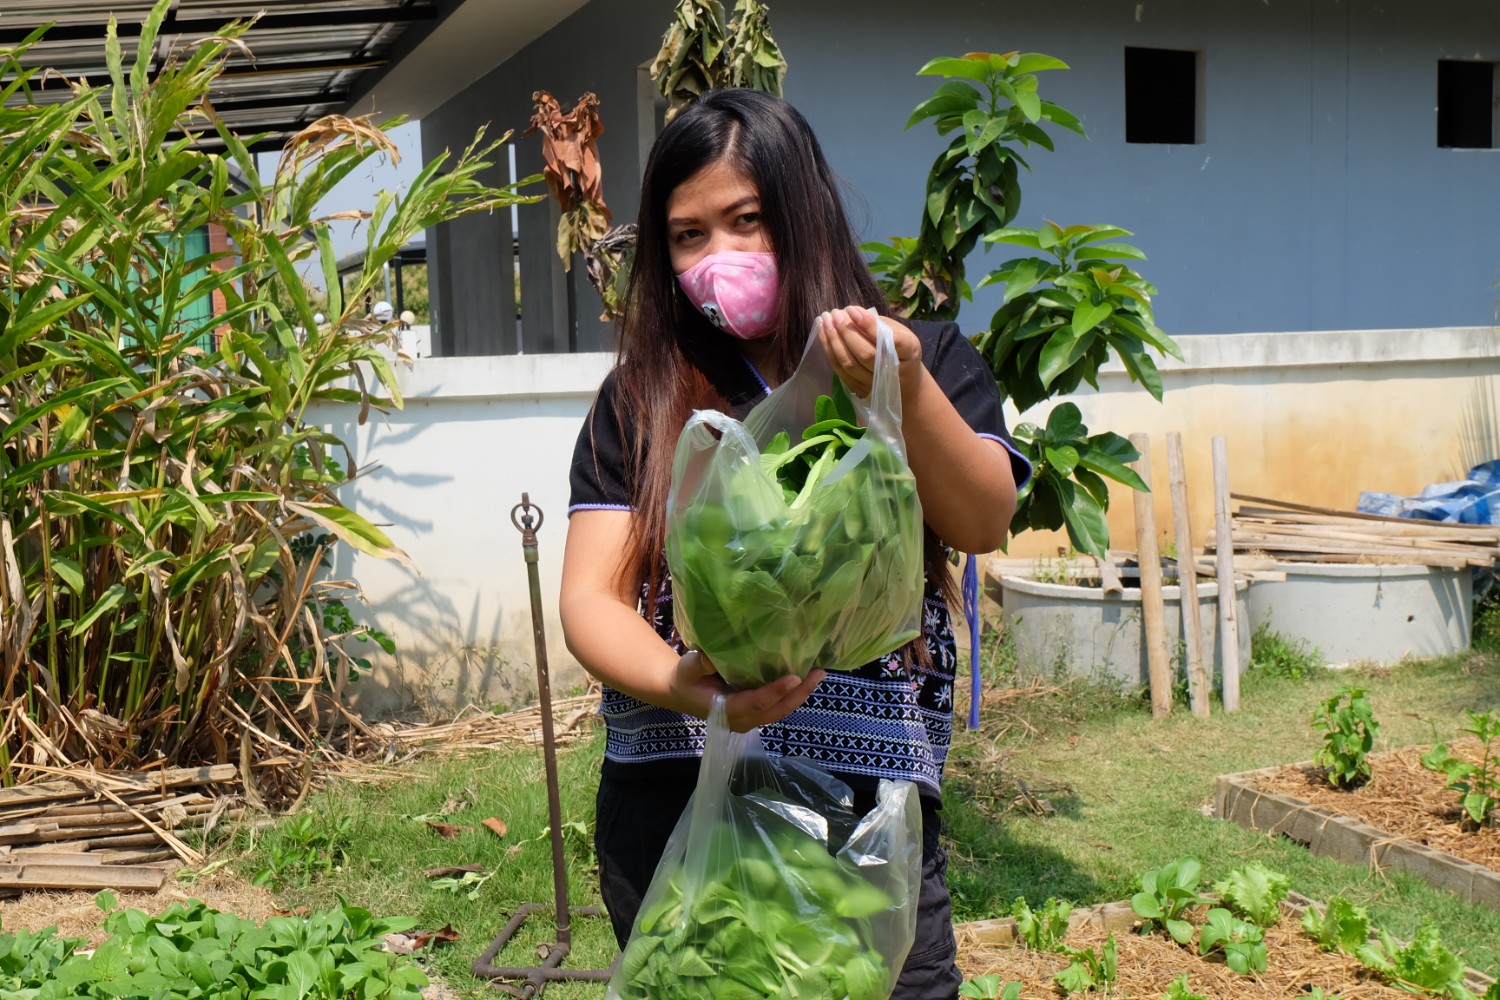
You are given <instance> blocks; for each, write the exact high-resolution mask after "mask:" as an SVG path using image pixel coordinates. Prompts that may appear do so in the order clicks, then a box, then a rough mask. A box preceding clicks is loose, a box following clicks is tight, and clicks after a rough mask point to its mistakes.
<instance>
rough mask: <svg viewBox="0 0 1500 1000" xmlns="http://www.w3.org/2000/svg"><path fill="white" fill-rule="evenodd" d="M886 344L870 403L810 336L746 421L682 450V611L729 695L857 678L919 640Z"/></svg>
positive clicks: (703, 432)
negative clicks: (731, 690) (735, 690)
mask: <svg viewBox="0 0 1500 1000" xmlns="http://www.w3.org/2000/svg"><path fill="white" fill-rule="evenodd" d="M876 346H877V350H876V361H875V371H874V383H873V387H872V389H871V391H870V398H869V399H868V400H860V399H857V398H854V397H852V396H850V395H849V394H848V393H847V392H846V391H845V390H844V389H843V386H842V385H841V384H839V383H838V381H837V379H836V378H835V377H834V374H833V369H832V368H831V367H830V366H829V364H828V359H827V357H826V356H825V355H824V353H823V348H822V345H821V344H820V343H819V341H818V338H817V337H816V336H812V337H810V338H809V343H808V346H807V351H806V352H805V353H804V354H803V357H802V361H801V362H800V363H799V364H798V366H797V370H796V372H795V373H793V375H792V377H791V378H789V379H787V380H786V382H784V383H782V384H781V385H780V386H779V387H777V389H776V390H775V391H774V392H772V393H771V394H770V396H768V397H767V398H766V399H764V400H762V401H761V402H760V403H758V404H757V405H756V406H755V408H754V409H752V410H751V411H750V413H749V414H748V415H746V417H745V420H744V422H743V423H741V422H740V421H737V420H735V419H734V418H732V417H729V416H726V415H725V414H723V413H720V412H718V411H717V410H699V411H697V412H695V413H694V414H693V416H692V418H691V419H690V420H689V421H688V423H687V426H686V427H684V428H683V431H682V434H681V436H680V437H679V438H678V440H677V451H676V454H675V456H674V458H673V466H672V489H671V493H670V494H669V497H668V501H667V503H668V519H667V537H666V549H667V565H668V567H669V568H670V569H671V572H672V596H673V614H674V617H675V621H676V624H677V627H678V629H679V630H680V631H681V633H682V636H683V639H684V640H685V641H686V642H687V643H688V645H689V646H691V647H693V648H695V649H699V650H701V651H702V652H703V653H704V654H705V655H707V656H708V658H709V659H710V660H712V661H713V663H714V666H715V667H716V668H717V669H718V671H719V674H720V675H721V676H722V677H723V678H724V679H725V680H726V681H727V682H729V684H731V685H733V686H735V687H742V688H748V687H758V686H760V685H762V684H767V683H770V682H771V681H773V680H775V679H776V678H778V677H783V676H785V675H787V674H797V675H798V676H804V677H805V676H806V675H807V673H808V671H810V670H812V669H813V668H814V667H822V668H824V669H826V670H853V669H855V668H857V667H860V666H863V665H864V664H866V663H869V662H870V661H871V660H874V659H877V658H879V657H881V656H884V655H885V654H887V653H889V652H891V651H893V650H895V649H898V648H900V647H901V646H903V645H905V644H906V643H908V642H910V641H911V640H913V639H915V638H916V637H917V635H918V634H920V628H921V611H922V508H921V503H920V501H919V500H918V499H917V489H916V480H915V479H914V478H913V477H912V474H911V469H910V468H909V467H908V466H907V463H906V442H905V440H904V439H903V438H902V436H901V384H900V379H899V374H898V369H897V365H898V362H897V360H896V347H895V341H894V338H893V337H892V334H891V329H890V327H889V326H888V325H887V324H886V323H885V322H884V321H883V320H882V321H881V322H880V326H879V336H878V337H877V345H876ZM819 397H823V398H822V399H820V398H819ZM851 428H852V430H851ZM861 428H862V432H861ZM830 446H831V447H830ZM844 447H847V450H846V451H842V454H841V455H838V454H837V452H838V451H840V450H842V448H844ZM798 475H801V476H803V477H804V478H803V480H802V481H801V482H800V484H799V483H796V482H795V480H796V477H797V476H798ZM782 477H789V478H791V479H792V480H793V481H794V484H793V485H790V486H789V485H787V484H786V483H784V482H783V481H782ZM799 486H800V488H798V487H799Z"/></svg>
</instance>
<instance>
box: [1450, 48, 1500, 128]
mask: <svg viewBox="0 0 1500 1000" xmlns="http://www.w3.org/2000/svg"><path fill="white" fill-rule="evenodd" d="M1437 128H1438V139H1437V144H1438V145H1439V146H1443V147H1445V148H1451V149H1493V148H1494V146H1495V64H1494V63H1491V62H1474V61H1471V60H1463V61H1461V60H1457V59H1440V60H1438V100H1437Z"/></svg>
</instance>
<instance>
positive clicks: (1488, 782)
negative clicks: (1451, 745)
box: [1422, 710, 1500, 830]
mask: <svg viewBox="0 0 1500 1000" xmlns="http://www.w3.org/2000/svg"><path fill="white" fill-rule="evenodd" d="M1468 716H1469V724H1468V725H1467V726H1464V727H1462V728H1461V729H1459V732H1461V733H1468V734H1469V735H1471V736H1473V737H1474V738H1476V739H1478V740H1479V741H1480V743H1481V744H1482V745H1481V747H1480V754H1479V763H1477V764H1471V763H1469V762H1468V761H1466V760H1464V759H1462V758H1460V757H1455V756H1453V754H1451V753H1450V752H1449V751H1448V745H1447V744H1446V743H1439V744H1438V745H1437V746H1435V747H1433V748H1432V749H1431V750H1429V751H1427V752H1426V753H1425V754H1423V755H1422V764H1423V765H1424V766H1426V767H1427V768H1429V769H1430V770H1433V771H1436V772H1438V773H1439V774H1441V775H1443V776H1444V777H1446V778H1447V779H1448V784H1447V788H1448V790H1449V791H1453V792H1458V793H1459V802H1460V804H1462V806H1463V809H1464V816H1465V817H1466V818H1467V819H1468V820H1469V821H1470V822H1471V823H1472V824H1473V827H1474V829H1476V830H1477V829H1479V828H1480V827H1482V826H1484V825H1485V824H1487V823H1488V824H1491V825H1493V824H1494V822H1495V817H1496V815H1497V809H1496V807H1497V806H1500V711H1496V712H1475V711H1473V710H1468Z"/></svg>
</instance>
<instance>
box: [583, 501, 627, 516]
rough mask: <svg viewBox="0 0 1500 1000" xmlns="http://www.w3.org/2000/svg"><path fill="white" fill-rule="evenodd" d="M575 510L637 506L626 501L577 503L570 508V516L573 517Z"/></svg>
mask: <svg viewBox="0 0 1500 1000" xmlns="http://www.w3.org/2000/svg"><path fill="white" fill-rule="evenodd" d="M575 510H635V508H634V507H632V506H630V505H629V504H624V503H575V504H574V505H573V506H571V507H569V508H568V516H569V517H572V516H573V512H574V511H575Z"/></svg>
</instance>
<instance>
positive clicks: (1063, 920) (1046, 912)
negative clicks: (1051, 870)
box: [1010, 896, 1073, 951]
mask: <svg viewBox="0 0 1500 1000" xmlns="http://www.w3.org/2000/svg"><path fill="white" fill-rule="evenodd" d="M1072 912H1073V904H1072V903H1070V902H1068V901H1067V900H1064V899H1048V900H1047V901H1046V902H1045V903H1043V904H1042V905H1041V908H1040V909H1036V910H1033V909H1032V908H1031V906H1030V904H1028V903H1027V902H1026V897H1024V896H1021V897H1018V898H1017V899H1016V902H1015V905H1013V906H1012V907H1011V908H1010V915H1011V916H1012V917H1014V918H1015V921H1016V937H1017V938H1019V939H1020V941H1021V944H1022V945H1024V946H1025V947H1027V948H1030V949H1031V950H1032V951H1061V950H1062V948H1063V938H1064V937H1066V936H1067V934H1068V916H1069V915H1070V914H1071V913H1072Z"/></svg>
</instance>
